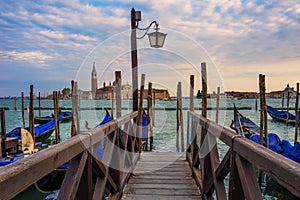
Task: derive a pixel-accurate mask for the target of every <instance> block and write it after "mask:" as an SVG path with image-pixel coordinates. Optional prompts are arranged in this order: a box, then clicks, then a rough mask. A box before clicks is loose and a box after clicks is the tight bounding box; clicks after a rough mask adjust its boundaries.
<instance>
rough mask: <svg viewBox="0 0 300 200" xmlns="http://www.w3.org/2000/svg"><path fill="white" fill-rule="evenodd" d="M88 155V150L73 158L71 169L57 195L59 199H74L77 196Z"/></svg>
mask: <svg viewBox="0 0 300 200" xmlns="http://www.w3.org/2000/svg"><path fill="white" fill-rule="evenodd" d="M87 157H88V152H87V151H85V152H84V153H82V154H80V155H78V156H76V157H75V158H73V159H72V160H71V163H70V165H69V169H68V171H67V173H66V175H65V178H64V181H63V183H62V186H61V188H60V193H59V195H58V197H57V199H58V200H69V199H70V200H73V199H74V198H75V197H76V194H77V189H78V186H79V183H80V180H81V177H82V174H83V171H84V167H85V163H86V160H87Z"/></svg>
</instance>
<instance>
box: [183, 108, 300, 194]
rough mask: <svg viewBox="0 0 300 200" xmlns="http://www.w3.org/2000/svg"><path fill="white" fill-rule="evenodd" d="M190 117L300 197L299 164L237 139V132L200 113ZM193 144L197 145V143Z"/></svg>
mask: <svg viewBox="0 0 300 200" xmlns="http://www.w3.org/2000/svg"><path fill="white" fill-rule="evenodd" d="M190 116H192V118H193V119H194V120H197V121H198V123H200V125H201V126H202V127H204V128H205V129H206V130H207V134H212V135H214V136H215V137H218V138H219V139H220V140H221V141H222V142H224V143H225V144H226V145H228V146H229V147H230V148H232V147H233V148H232V150H233V151H234V152H235V153H236V154H238V155H239V156H241V157H243V158H244V159H246V160H247V161H248V162H250V163H251V164H252V165H254V166H256V167H258V169H260V170H262V171H263V172H265V173H266V174H268V175H269V176H270V177H272V178H273V179H274V180H275V181H276V182H278V183H279V184H280V185H282V186H283V187H285V188H286V189H287V190H289V191H290V192H291V193H293V194H294V195H295V196H297V197H300V187H299V186H298V184H296V183H299V181H300V167H299V166H300V165H299V163H296V162H294V161H292V160H290V159H288V158H286V157H284V156H282V155H280V154H278V153H275V152H273V151H271V150H269V149H267V148H265V147H264V146H262V145H259V144H256V143H255V142H253V141H251V140H249V139H247V138H245V137H236V136H237V134H236V133H235V132H233V131H231V130H229V129H227V128H225V127H222V126H220V125H218V124H216V123H215V122H213V121H211V120H209V119H207V118H204V117H203V116H201V115H200V114H198V113H195V112H193V111H189V112H188V119H189V118H190ZM190 121H191V120H190ZM188 126H189V125H188ZM216 133H218V134H216ZM191 144H192V145H193V144H194V145H195V143H191ZM233 144H234V145H233ZM219 167H220V166H219ZM218 170H219V169H218ZM216 171H217V170H216Z"/></svg>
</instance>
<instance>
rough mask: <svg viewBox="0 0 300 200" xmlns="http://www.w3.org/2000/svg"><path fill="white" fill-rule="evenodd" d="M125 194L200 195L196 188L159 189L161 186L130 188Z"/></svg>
mask: <svg viewBox="0 0 300 200" xmlns="http://www.w3.org/2000/svg"><path fill="white" fill-rule="evenodd" d="M125 194H144V195H145V194H146V195H152V194H157V195H169V196H177V195H181V196H185V195H186V196H198V195H199V191H198V190H196V189H183V190H178V189H159V188H152V189H151V188H150V189H134V188H128V189H127V190H126V191H125Z"/></svg>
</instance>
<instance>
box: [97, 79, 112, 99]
mask: <svg viewBox="0 0 300 200" xmlns="http://www.w3.org/2000/svg"><path fill="white" fill-rule="evenodd" d="M114 90H115V86H113V85H112V84H111V82H110V83H109V85H108V86H107V85H106V83H105V82H103V87H102V88H99V89H97V90H96V95H95V99H112V98H113V91H114Z"/></svg>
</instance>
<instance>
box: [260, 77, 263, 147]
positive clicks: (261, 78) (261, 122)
mask: <svg viewBox="0 0 300 200" xmlns="http://www.w3.org/2000/svg"><path fill="white" fill-rule="evenodd" d="M259 95H260V130H259V134H260V144H261V145H263V141H264V140H263V139H264V138H263V132H264V111H263V107H264V105H263V75H262V74H259Z"/></svg>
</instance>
